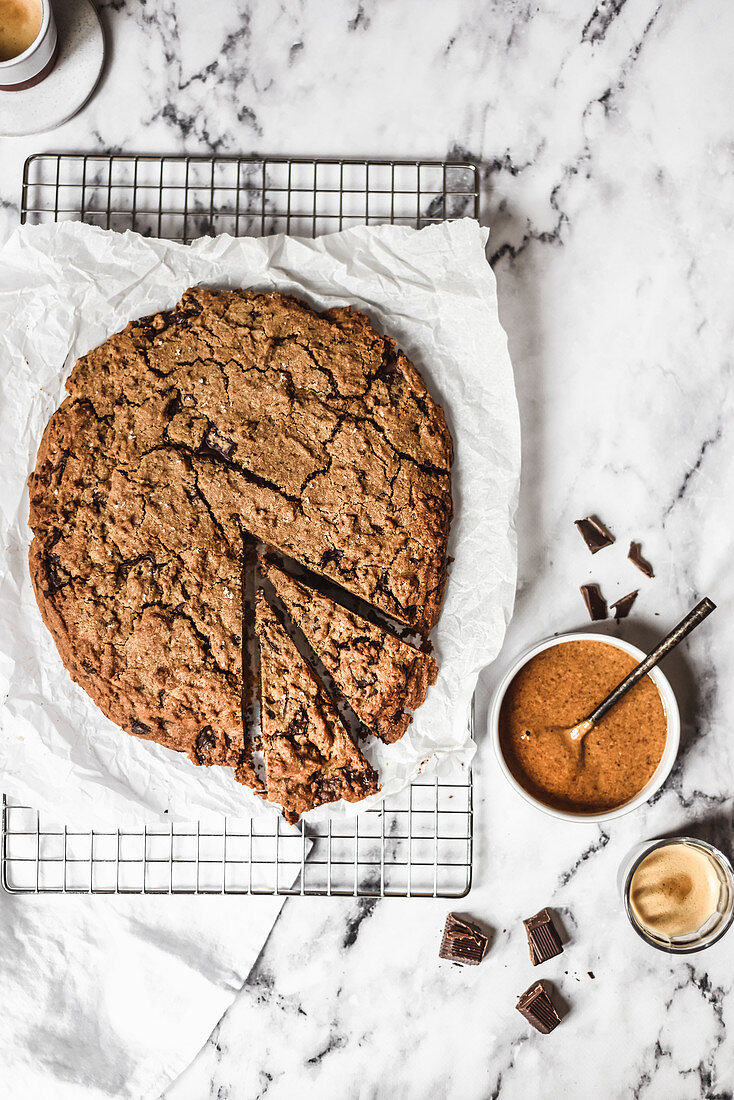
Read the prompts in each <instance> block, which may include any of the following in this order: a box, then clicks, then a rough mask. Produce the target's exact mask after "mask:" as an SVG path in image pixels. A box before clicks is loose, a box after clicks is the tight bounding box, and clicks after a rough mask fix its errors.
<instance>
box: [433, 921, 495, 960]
mask: <svg viewBox="0 0 734 1100" xmlns="http://www.w3.org/2000/svg"><path fill="white" fill-rule="evenodd" d="M488 943H489V940H488V938H487V936H485V934H484V932H482V930H481V928H478V927H477V925H476V924H471V923H470V922H469V921H465V920H461V918H460V917H457V916H456V914H455V913H449V915H448V916H447V918H446V925H445V927H444V930H443V938H442V940H441V948H440V950H439V952H438V957H439V958H440V959H448V961H449V962H455V963H466V964H468V965H470V966H477V964H478V963H480V962H481V961H482V959H483V958H484V956H485V954H486V952H487V945H488Z"/></svg>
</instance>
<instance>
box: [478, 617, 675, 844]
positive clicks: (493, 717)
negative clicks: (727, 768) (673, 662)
mask: <svg viewBox="0 0 734 1100" xmlns="http://www.w3.org/2000/svg"><path fill="white" fill-rule="evenodd" d="M563 642H604V643H605V644H606V645H613V646H616V647H617V649H621V650H623V651H624V652H625V653H629V655H630V656H631V657H634V659H635V662H636V663H638V664H639V662H640V661H641V660H642V659H643V657H645V654H644V653H643V652H642V650H641V649H638V648H637V646H634V645H631V644H630V643H629V642H623V641H622V640H621V638H612V637H610V636H609V635H608V634H596V633H594V632H593V631H585V630H580V631H577V632H576V633H573V634H559V635H558V636H557V637H554V638H546V639H545V641H543V642H539V643H538V645H535V646H533V647H532V649H529V650H528V651H527V652H526V653H523V654H522V656H521V657H519V658H518V659H517V660H516V661H515V662H514V663H513V665H512V666H511V667H510V668H509V669H508V670H507V672H506V673H505V675H504V676H503V677H502V680H501V681H500V683H499V686H498V687H497V690H496V691H495V693H494V698H493V699H492V704H491V706H490V708H489V735H490V737H491V738H492V743H493V745H494V751H495V754H496V756H497V760H498V761H499V766H500V768H501V769H502V774H503V775H504V777H505V779H506V780H507V782H508V783H509V784H510V786H512V787H514V788H515V790H516V791H517V792H518V794H521V795H522V797H523V798H524V799H525V801H526V802H529V803H530V804H531V805H532V806H536V807H537V808H538V809H539V810H542V811H543V813H546V814H550V816H551V817H559V818H561V820H562V821H583V822H585V823H587V824H588V823H596V822H603V821H611V820H612V818H615V817H622V815H623V814H628V813H629V812H630V810H634V809H636V808H637V807H638V806H641V805H642V804H643V802H647V800H648V798H652V796H653V795H654V794H655V792H656V791H657V790H659V789H660V787H662V785H663V783H664V782H665V780H666V779H667V778H668V776H669V775H670V771H671V769H672V767H673V764H674V763H675V758H676V756H677V755H678V747H679V745H680V711H679V710H678V703H677V702H676V698H675V694H674V692H673V689H672V687H671V686H670V682H669V681H668V679H667V677H666V676H664V675H663V673H662V672H661V671H660V668H659V667H656V668H654V669H652V671H651V672H650V673H649V674H648V675H649V676H650V679H651V680H652V682H653V683H654V684H655V687H656V688H657V689H658V691H659V692H660V698H661V699H662V701H663V708H664V710H665V717H666V719H667V734H666V737H665V748H664V749H663V755H662V756H661V757H660V762H659V763H658V766H657V768H656V769H655V771H654V772H653V774H652V775H651V776H650V778H649V779H648V781H647V783H646V784H645V786H644V787H643V788H642V790H641V791H639V793H638V794H636V795H635V796H634V798H631V799H630V800H629V801H628V802H625V803H624V804H623V805H622V806H617V807H616V808H615V809H613V810H605V811H603V812H602V813H583V812H579V813H569V812H568V811H567V810H557V809H555V808H554V807H553V806H547V805H546V804H545V803H544V802H541V801H540V799H537V798H534V797H533V795H531V794H530V793H529V792H528V791H526V790H525V788H524V787H523V786H522V784H520V783H518V781H517V779H515V776H514V775H513V774H512V772H511V771H510V769H509V767H508V766H507V761H506V760H505V758H504V756H503V754H502V745H501V743H500V710H501V709H502V701H503V700H504V697H505V693H506V691H507V689H508V687H509V686H510V683H511V682H512V680H514V678H515V676H516V675H517V673H518V672H519V671H520V669H521V668H522V667H523V665H526V664H527V663H528V661H530V660H532V658H533V657H537V655H538V654H539V653H542V652H543V651H544V650H546V649H551V648H552V647H553V646H555V645H559V644H561V643H563ZM599 702H601V700H599Z"/></svg>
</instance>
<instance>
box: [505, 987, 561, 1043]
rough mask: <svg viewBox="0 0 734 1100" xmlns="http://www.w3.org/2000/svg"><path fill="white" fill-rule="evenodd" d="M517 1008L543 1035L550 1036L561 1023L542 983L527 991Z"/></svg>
mask: <svg viewBox="0 0 734 1100" xmlns="http://www.w3.org/2000/svg"><path fill="white" fill-rule="evenodd" d="M515 1007H516V1009H517V1011H518V1012H519V1013H520V1014H521V1015H522V1016H524V1017H525V1019H526V1020H527V1021H528V1023H529V1024H532V1025H533V1027H534V1028H535V1030H536V1031H539V1032H541V1034H542V1035H548V1033H549V1032H551V1031H553V1029H554V1028H556V1027H558V1025H559V1024H560V1022H561V1017H560V1016H559V1015H558V1013H557V1012H556V1008H555V1005H554V1004H553V1001H552V1000H551V999H550V997H549V996H548V993H547V992H546V990H545V988H544V987H543V985H542V984H541V983H540V982H536V983H535V985H531V986H530V989H526V990H525V992H524V993H523V995H522V997H521V998H520V1000H519V1001H518V1002H517V1004H516V1005H515Z"/></svg>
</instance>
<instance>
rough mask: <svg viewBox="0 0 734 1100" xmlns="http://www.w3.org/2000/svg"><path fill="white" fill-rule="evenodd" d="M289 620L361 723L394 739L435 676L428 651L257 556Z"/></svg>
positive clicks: (431, 658)
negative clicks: (409, 642) (304, 639)
mask: <svg viewBox="0 0 734 1100" xmlns="http://www.w3.org/2000/svg"><path fill="white" fill-rule="evenodd" d="M260 565H261V568H262V571H263V574H264V575H265V576H266V577H267V578H268V579H269V580H270V581H271V582H272V583H273V585H274V587H275V591H276V592H277V593H278V596H279V597H280V599H281V600H282V601H283V603H284V605H285V609H286V611H287V612H288V614H289V616H290V617H291V619H292V620H293V622H294V623H295V624H296V625H297V626H298V627H300V629H301V630H302V631H303V633H304V634H305V636H306V639H307V640H308V643H309V645H310V646H311V648H312V649H313V651H314V653H315V654H316V656H317V657H318V658H319V660H320V661H321V662H322V663H323V665H324V668H325V669H326V671H327V672H328V673H329V675H330V676H332V677H333V679H334V683H335V684H336V686H337V687H338V688H339V691H340V692H341V693H342V695H343V696H344V698H345V699H346V700H347V702H348V703H349V705H350V706H351V708H352V710H353V711H354V713H355V714H356V715H357V717H358V718H359V719H361V721H362V722H364V724H365V726H367V728H368V729H369V730H371V731H372V733H374V734H375V736H376V737H379V738H380V740H382V741H385V742H387V743H388V744H390V743H392V742H393V741H398V740H399V739H400V738H401V737H402V736H403V734H404V733H405V731H406V729H407V728H408V726H409V725H410V723H411V721H412V718H413V716H412V714H410V713H406V712H407V711H408V710H415V709H416V708H417V707H419V706H420V705H421V703H422V702H423V700H424V699H425V697H426V692H427V691H428V688H429V687H430V685H431V684H433V683H434V682H435V680H436V675H437V673H438V666H437V665H436V662H435V661H434V659H433V657H431V656H429V655H428V654H427V653H421V652H420V651H419V650H417V649H413V647H412V646H410V645H408V644H407V642H402V641H400V639H398V638H395V637H394V636H393V635H392V634H390V633H388V631H386V630H383V629H382V628H381V627H379V626H374V625H373V624H372V623H370V622H368V621H367V619H364V618H362V616H361V615H356V614H355V613H354V612H352V611H347V610H346V608H343V607H340V605H339V604H337V603H335V602H334V600H332V599H330V598H329V597H328V596H324V595H322V594H321V593H320V592H316V591H314V590H313V589H311V588H306V587H305V585H303V584H301V583H300V581H297V580H295V579H294V578H293V577H291V576H289V575H288V574H287V573H285V572H283V570H282V569H280V568H279V567H278V566H277V565H275V564H274V563H273V562H272V561H270V560H269V559H262V558H261V559H260Z"/></svg>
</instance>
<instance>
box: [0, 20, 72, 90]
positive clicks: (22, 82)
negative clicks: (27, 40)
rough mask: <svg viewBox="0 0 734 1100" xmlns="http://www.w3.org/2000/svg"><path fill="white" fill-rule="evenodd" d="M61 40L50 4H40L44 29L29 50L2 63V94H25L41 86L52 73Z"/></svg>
mask: <svg viewBox="0 0 734 1100" xmlns="http://www.w3.org/2000/svg"><path fill="white" fill-rule="evenodd" d="M57 51H58V38H57V35H56V23H55V21H54V13H53V11H52V10H51V2H50V0H41V29H40V31H39V32H38V34H37V36H36V38H35V39H34V41H33V42H31V44H30V46H29V47H28V49H27V50H24V51H23V53H19V54H18V55H17V57H11V58H10V59H9V60H8V61H0V92H22V91H23V90H24V89H26V88H32V87H33V86H34V85H35V84H40V83H41V81H42V80H44V79H45V78H46V77H47V76H48V74H49V73H50V72H51V70H52V69H53V67H54V65H55V63H56V54H57Z"/></svg>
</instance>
